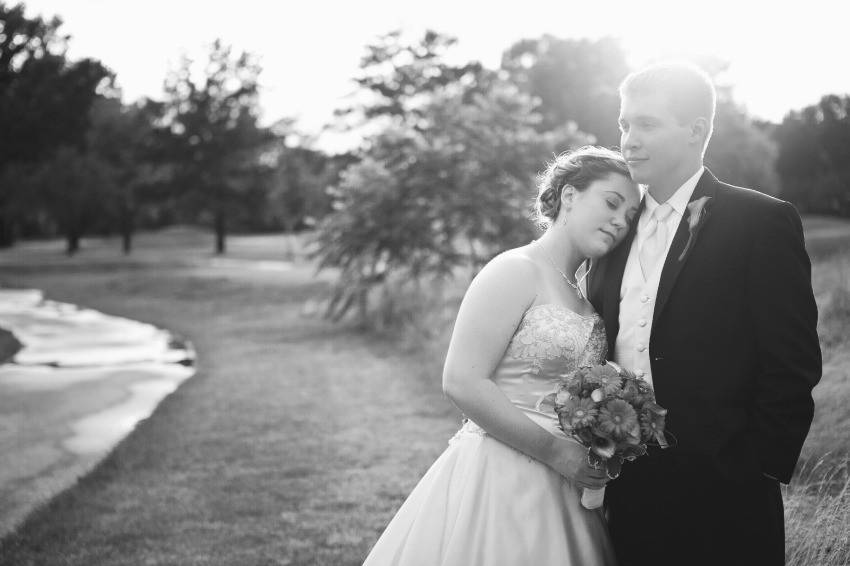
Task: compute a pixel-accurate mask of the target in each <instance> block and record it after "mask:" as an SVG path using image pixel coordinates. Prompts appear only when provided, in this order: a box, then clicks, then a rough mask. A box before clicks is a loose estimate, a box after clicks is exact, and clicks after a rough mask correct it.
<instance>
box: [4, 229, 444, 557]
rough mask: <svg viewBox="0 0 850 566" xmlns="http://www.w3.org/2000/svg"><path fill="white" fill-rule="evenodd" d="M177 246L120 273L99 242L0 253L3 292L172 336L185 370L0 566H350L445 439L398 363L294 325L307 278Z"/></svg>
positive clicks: (247, 252) (439, 413) (269, 246)
mask: <svg viewBox="0 0 850 566" xmlns="http://www.w3.org/2000/svg"><path fill="white" fill-rule="evenodd" d="M190 240H192V239H191V238H186V239H184V242H183V243H182V244H181V245H180V246H174V245H170V243H169V245H163V246H161V247H159V243H158V240H157V239H156V238H153V239H151V241H148V242H139V243H140V249H139V254H138V256H136V257H135V258H134V256H131V258H130V259H129V260H128V259H125V258H123V257H120V256H119V255H118V246H117V243H115V244H113V243H109V247H106V248H100V247H98V248H96V249H85V248H84V249H83V252H82V253H81V254H80V256H78V257H76V258H73V259H66V258H63V257H61V255H57V253H59V252H58V251H57V250H54V249H52V248H50V247H47V248H44V249H30V253H29V255H28V256H27V257H26V258H24V257H23V256H21V255H15V254H11V255H12V256H13V257H12V258H11V259H10V257H9V256H8V254H3V255H2V256H1V257H0V263H2V264H3V265H2V270H0V272H2V276H0V283H2V284H3V285H7V286H18V287H36V288H40V289H43V290H44V291H45V292H46V295H47V296H48V297H49V298H53V299H57V300H61V301H67V302H72V303H78V304H84V305H86V306H89V307H93V308H97V309H99V310H102V311H104V312H107V313H109V314H115V315H121V316H127V317H130V318H134V319H138V320H143V321H146V322H150V323H153V324H156V325H158V326H162V327H164V328H168V329H169V330H173V331H176V332H178V333H180V334H183V335H186V336H189V337H190V338H191V340H192V341H193V343H194V345H195V347H196V349H197V354H198V360H199V368H198V373H197V375H196V376H195V377H193V378H192V379H191V380H189V381H188V382H186V383H185V384H184V385H183V386H182V387H181V388H180V389H179V390H178V391H177V392H175V393H174V394H173V395H171V396H170V397H168V398H167V399H165V401H164V402H163V403H162V404H161V405H160V406H159V407H158V408H157V410H156V411H155V412H154V414H153V415H152V416H151V417H150V418H149V419H147V420H145V421H143V422H142V423H140V424H139V426H138V427H137V428H136V430H135V431H134V432H133V433H132V434H131V435H130V436H128V437H127V438H126V439H125V440H124V441H123V442H122V443H121V444H120V445H119V446H118V447H117V448H116V449H115V450H114V451H113V452H112V453H111V454H109V455H108V456H107V457H106V458H105V459H104V461H103V462H102V463H101V464H100V465H99V466H98V467H97V468H96V469H95V470H94V471H93V472H92V473H91V474H89V475H87V476H85V477H84V478H82V479H81V480H80V481H79V483H78V484H77V485H75V486H74V487H72V488H71V489H69V490H67V491H66V492H64V493H62V494H61V495H59V496H58V497H56V498H55V499H53V500H52V501H51V502H50V503H48V504H47V505H46V506H44V507H43V508H41V509H39V510H38V511H36V512H35V513H34V514H33V515H31V516H30V518H29V519H28V520H27V521H26V522H25V523H24V524H23V525H22V526H21V527H20V528H19V529H18V531H17V532H16V533H15V534H13V535H11V536H8V537H6V538H5V539H4V540H3V541H2V543H0V564H2V565H4V566H5V565H15V566H24V565H39V566H41V565H50V564H63V565H64V564H80V565H87V566H90V565H101V564H115V565H118V564H121V565H127V564H133V565H136V564H181V565H183V564H186V565H188V564H222V565H224V564H228V565H231V564H240V565H242V564H244V565H254V564H257V565H259V564H305V565H306V564H328V565H331V564H333V565H342V564H359V563H360V562H361V561H362V559H363V558H364V557H365V555H366V553H367V552H368V549H369V548H370V546H371V544H373V543H374V540H375V539H376V537H377V535H378V533H379V532H380V530H381V529H382V527H383V526H384V524H385V522H386V520H387V517H388V516H389V515H390V514H391V513H392V512H393V511H394V510H395V508H396V507H397V506H398V505H399V504H400V502H401V501H402V499H403V497H404V496H405V495H406V494H407V493H408V492H409V490H410V489H411V488H412V487H413V485H414V484H415V482H416V481H417V480H418V478H419V477H420V476H421V474H422V473H423V472H424V471H425V469H427V467H428V466H429V465H430V464H431V462H432V461H433V459H434V458H435V457H436V456H437V455H438V454H439V452H440V451H441V450H442V449H443V447H444V446H445V443H446V441H447V439H448V438H449V437H450V436H451V434H452V433H453V432H454V430H455V429H456V428H457V424H458V417H457V415H456V413H455V412H454V410H453V409H452V408H451V406H450V405H449V403H448V402H447V401H446V400H445V399H444V398H443V396H442V393H441V391H440V387H439V376H438V375H420V370H418V369H417V368H421V367H423V364H422V363H421V360H418V359H416V358H415V354H405V353H402V352H399V351H398V348H394V347H392V346H390V345H388V344H386V343H383V342H380V341H376V340H374V339H372V338H370V337H368V336H364V335H363V334H362V333H361V332H359V331H358V330H357V329H356V328H352V327H345V326H334V325H331V324H329V323H326V322H324V321H321V320H317V319H314V318H307V317H303V316H301V314H300V313H301V308H302V305H303V303H304V301H305V300H306V299H308V298H310V297H312V296H314V294H315V293H316V292H317V291H318V290H320V289H321V288H322V287H323V286H324V285H325V282H323V281H321V280H314V279H313V278H312V275H313V272H312V269H310V268H307V267H304V266H295V267H293V268H292V269H291V270H288V271H274V270H263V269H254V270H252V269H249V268H248V267H247V264H246V263H240V261H241V260H245V261H247V260H249V259H250V260H254V259H272V260H274V259H279V258H277V257H276V256H275V252H276V251H277V249H278V248H277V245H276V241H275V240H274V239H273V238H272V239H268V238H267V239H266V241H265V242H260V243H259V244H258V245H256V246H255V245H252V242H251V238H245V239H242V240H241V241H237V239H234V242H233V244H234V245H233V249H234V251H233V254H232V255H231V256H229V259H231V260H233V262H231V263H226V264H224V265H220V263H217V262H216V261H215V260H214V258H211V256H210V254H209V253H208V251H207V249H208V247H207V245H208V243H209V244H211V240H208V239H207V238H206V237H205V238H203V239H202V241H199V242H197V245H196V243H194V242H193V241H190ZM253 243H257V242H256V241H255V242H253ZM279 243H280V242H279V241H277V244H279ZM84 244H86V242H84ZM89 245H90V246H96V245H98V243H96V242H91V243H89ZM240 246H241V247H240ZM264 246H265V251H266V253H265V254H262V253H260V252H258V248H263V247H264ZM239 249H241V250H244V251H237V250H239ZM17 253H18V252H16V254H17ZM264 255H265V257H264Z"/></svg>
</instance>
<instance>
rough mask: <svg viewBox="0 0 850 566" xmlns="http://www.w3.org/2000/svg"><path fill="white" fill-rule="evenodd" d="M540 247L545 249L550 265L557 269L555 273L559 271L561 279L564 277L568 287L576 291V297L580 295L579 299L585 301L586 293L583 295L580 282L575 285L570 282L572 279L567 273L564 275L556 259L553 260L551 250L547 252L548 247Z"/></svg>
mask: <svg viewBox="0 0 850 566" xmlns="http://www.w3.org/2000/svg"><path fill="white" fill-rule="evenodd" d="M540 247H541V248H543V253H545V254H546V259H548V260H549V263H551V264H552V267H554V268H555V271H557V272H558V273H560V274H561V277H563V278H564V281H566V282H567V285H569V286H570V287H572V288H573V289H575V292H576V295H578V298H579V299H584V293H582V292H581V287H579V286H578V280H576V282H575V283H573V282H572V281H570V278H569V277H567V274H566V273H564V272H563V271H562V270H561V268H560V267H558V265H557V264H556V263H555V260H554V259H552V255H551V254H550V253H549V250H547V249H546V246H543V245H541V246H540Z"/></svg>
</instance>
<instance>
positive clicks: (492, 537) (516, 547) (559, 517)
mask: <svg viewBox="0 0 850 566" xmlns="http://www.w3.org/2000/svg"><path fill="white" fill-rule="evenodd" d="M534 416H535V417H539V418H535V419H534V420H535V421H538V422H539V424H541V425H543V426H545V427H546V428H548V429H550V430H553V431H554V429H555V427H556V425H555V421H554V419H549V418H545V417H543V416H538V415H534ZM556 433H560V431H556ZM560 434H563V433H560ZM580 498H581V490H580V489H579V488H576V487H574V486H572V485H571V484H570V482H569V481H568V480H566V479H565V478H563V477H562V476H561V475H559V474H558V473H557V472H555V471H554V470H553V469H552V468H550V467H548V466H546V465H545V464H542V463H541V462H538V461H537V460H534V459H532V458H530V457H528V456H526V455H525V454H523V453H521V452H519V451H517V450H515V449H513V448H511V447H509V446H508V445H506V444H503V443H502V442H500V441H499V440H496V439H495V438H493V437H492V436H490V435H488V434H486V433H485V432H484V431H483V430H482V429H481V428H480V427H478V426H477V425H475V424H474V423H472V422H470V421H467V422H466V423H465V424H464V425H463V427H462V428H461V430H460V431H459V432H458V433H457V434H456V435H455V436H454V437H453V438H452V440H451V441H450V442H449V447H448V448H447V449H446V450H445V451H444V452H443V453H442V455H440V457H439V458H438V459H437V461H436V462H434V464H433V465H432V466H431V468H430V469H429V470H428V472H427V473H426V474H425V476H424V477H423V478H422V479H421V480H420V482H419V483H418V484H417V486H416V487H415V488H414V490H413V491H412V492H411V494H410V495H409V497H408V498H407V500H406V501H405V502H404V504H403V505H402V506H401V508H400V509H399V511H398V513H397V514H396V515H395V517H394V518H393V519H392V521H391V522H390V524H389V526H387V528H386V530H385V531H384V533H383V534H382V535H381V537H380V539H379V540H378V541H377V543H376V544H375V545H374V547H373V548H372V551H371V552H370V554H369V556H368V557H367V559H366V562H365V566H419V565H421V566H476V565H480V566H502V565H504V566H520V565H522V566H524V565H534V566H547V565H552V566H555V565H557V566H595V565H612V564H614V563H615V559H614V552H613V549H612V547H611V544H610V542H609V537H608V531H607V527H606V524H605V518H604V516H603V512H602V510H601V509H594V510H588V509H585V508H584V507H583V506H582V505H581V502H580Z"/></svg>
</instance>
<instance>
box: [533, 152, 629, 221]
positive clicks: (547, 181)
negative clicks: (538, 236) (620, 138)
mask: <svg viewBox="0 0 850 566" xmlns="http://www.w3.org/2000/svg"><path fill="white" fill-rule="evenodd" d="M612 173H616V174H617V175H622V176H624V177H626V178H628V179H631V175H630V174H629V167H628V165H627V164H626V160H625V159H623V156H622V155H620V154H619V153H618V152H616V151H612V150H610V149H607V148H604V147H599V146H595V145H586V146H584V147H580V148H578V149H575V150H572V151H565V152H564V153H562V154H560V155H559V156H557V157H556V158H555V159H554V160H553V161H552V162H551V163H549V164H548V166H547V167H546V171H544V172H543V173H541V174H540V175H539V176H538V182H537V191H538V192H537V199H536V200H535V202H534V213H535V214H534V217H535V220H536V221H537V224H538V225H539V226H540V228H541V229H543V230H546V229H548V228H549V227H550V226H551V225H552V224H553V223H554V222H555V219H556V218H558V212H559V211H560V210H561V195H562V194H563V192H564V187H566V186H567V185H569V186H571V187H573V188H574V189H575V190H576V191H578V192H581V191H584V190H586V189H587V187H589V186H590V185H591V183H593V182H594V181H599V180H600V179H605V178H606V177H608V175H611V174H612Z"/></svg>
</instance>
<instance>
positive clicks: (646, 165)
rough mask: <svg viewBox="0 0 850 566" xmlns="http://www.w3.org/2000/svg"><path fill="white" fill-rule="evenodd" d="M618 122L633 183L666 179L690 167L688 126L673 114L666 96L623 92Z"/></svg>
mask: <svg viewBox="0 0 850 566" xmlns="http://www.w3.org/2000/svg"><path fill="white" fill-rule="evenodd" d="M619 122H620V147H621V150H622V152H623V156H624V157H625V158H626V161H628V163H629V171H630V172H631V174H632V178H633V179H634V180H635V181H636V182H638V183H641V184H644V185H649V186H650V187H651V186H653V185H655V184H659V183H664V182H665V180H667V182H669V180H670V179H676V178H678V177H680V176H681V174H682V172H683V170H685V169H687V168H688V167H690V166H691V162H692V158H693V156H692V155H691V153H692V151H693V144H690V143H689V141H690V137H691V136H690V127H689V125H688V124H687V123H682V122H680V120H679V119H678V117H677V116H676V115H675V114H674V113H673V110H672V109H671V105H670V102H669V99H668V97H667V95H665V94H661V93H639V94H632V95H630V94H626V95H625V96H623V99H622V100H621V103H620V119H619Z"/></svg>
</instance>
